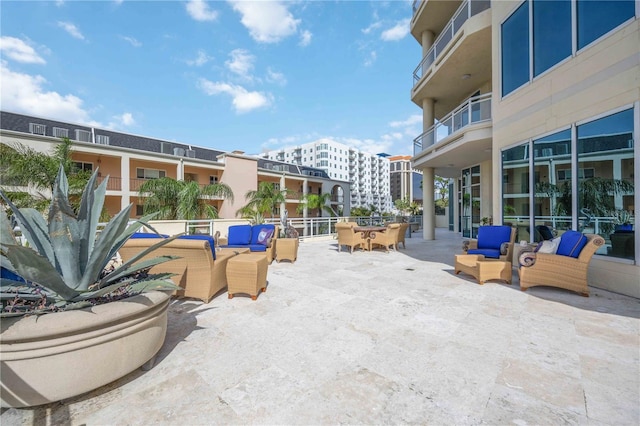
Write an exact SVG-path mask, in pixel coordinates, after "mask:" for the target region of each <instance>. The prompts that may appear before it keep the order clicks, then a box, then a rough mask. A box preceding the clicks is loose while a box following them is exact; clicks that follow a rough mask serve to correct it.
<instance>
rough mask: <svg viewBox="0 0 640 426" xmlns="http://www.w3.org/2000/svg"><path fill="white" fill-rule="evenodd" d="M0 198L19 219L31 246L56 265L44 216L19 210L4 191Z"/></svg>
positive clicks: (31, 210)
mask: <svg viewBox="0 0 640 426" xmlns="http://www.w3.org/2000/svg"><path fill="white" fill-rule="evenodd" d="M0 197H2V199H3V200H4V201H5V202H6V203H7V205H8V206H9V208H11V211H12V212H13V214H14V215H15V216H16V218H17V219H18V223H20V231H21V232H22V234H23V235H24V236H25V237H26V238H27V241H29V244H31V246H32V247H34V248H35V249H36V250H37V251H38V253H40V254H41V255H43V256H46V258H47V259H49V262H51V264H52V265H55V264H56V258H55V254H54V252H53V247H51V241H50V240H49V230H48V226H47V222H46V221H45V220H44V218H43V217H42V214H40V212H39V211H37V210H35V209H29V208H25V209H19V208H18V207H16V205H15V204H13V203H12V202H11V200H10V199H9V198H8V197H7V196H6V194H5V193H4V191H2V190H0Z"/></svg>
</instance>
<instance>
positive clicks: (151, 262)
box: [98, 250, 180, 288]
mask: <svg viewBox="0 0 640 426" xmlns="http://www.w3.org/2000/svg"><path fill="white" fill-rule="evenodd" d="M145 251H146V250H145ZM174 259H180V257H178V256H169V255H163V256H158V257H154V258H151V259H145V260H142V261H140V262H138V263H135V264H132V262H131V261H128V262H125V263H123V264H122V266H120V267H119V268H117V269H116V270H114V271H113V272H111V273H110V274H108V275H106V276H105V277H103V278H102V280H100V283H99V285H98V287H100V288H102V287H104V286H105V285H109V284H110V283H112V282H113V281H114V280H118V279H121V278H123V277H126V276H129V275H132V274H135V273H137V272H139V271H143V270H145V269H149V268H151V267H153V266H155V265H159V264H161V263H164V262H168V261H170V260H174Z"/></svg>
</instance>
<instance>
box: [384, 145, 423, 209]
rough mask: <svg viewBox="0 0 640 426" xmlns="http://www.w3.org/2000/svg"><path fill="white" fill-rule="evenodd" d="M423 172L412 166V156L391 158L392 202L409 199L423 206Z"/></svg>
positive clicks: (390, 183) (390, 181)
mask: <svg viewBox="0 0 640 426" xmlns="http://www.w3.org/2000/svg"><path fill="white" fill-rule="evenodd" d="M421 185H422V172H421V171H419V170H416V169H414V168H413V166H412V165H411V156H410V155H394V156H390V157H389V186H390V190H391V202H395V201H396V200H404V199H407V200H409V201H410V202H415V203H417V204H422V189H420V186H421Z"/></svg>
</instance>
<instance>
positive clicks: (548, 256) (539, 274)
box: [518, 231, 604, 297]
mask: <svg viewBox="0 0 640 426" xmlns="http://www.w3.org/2000/svg"><path fill="white" fill-rule="evenodd" d="M603 245H604V238H602V237H601V236H599V235H596V234H582V233H580V232H578V231H567V232H565V233H564V234H562V236H561V238H560V244H559V245H558V249H557V251H556V253H555V254H552V253H541V252H533V253H531V252H527V253H522V254H521V255H520V259H519V263H520V268H519V269H518V274H519V275H520V289H521V290H522V291H526V290H527V289H528V288H529V287H535V286H551V287H558V288H563V289H565V290H571V291H575V292H576V293H580V294H581V295H583V296H585V297H589V286H588V283H587V269H588V267H589V262H590V261H591V258H592V257H593V255H594V254H595V252H596V251H597V250H598V248H600V247H602V246H603Z"/></svg>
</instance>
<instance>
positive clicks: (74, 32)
mask: <svg viewBox="0 0 640 426" xmlns="http://www.w3.org/2000/svg"><path fill="white" fill-rule="evenodd" d="M58 26H59V27H60V28H62V29H63V30H65V31H66V32H68V33H69V35H71V37H74V38H77V39H79V40H84V36H83V35H82V33H81V32H80V30H79V29H78V27H76V26H75V25H74V24H72V23H71V22H62V21H58Z"/></svg>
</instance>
